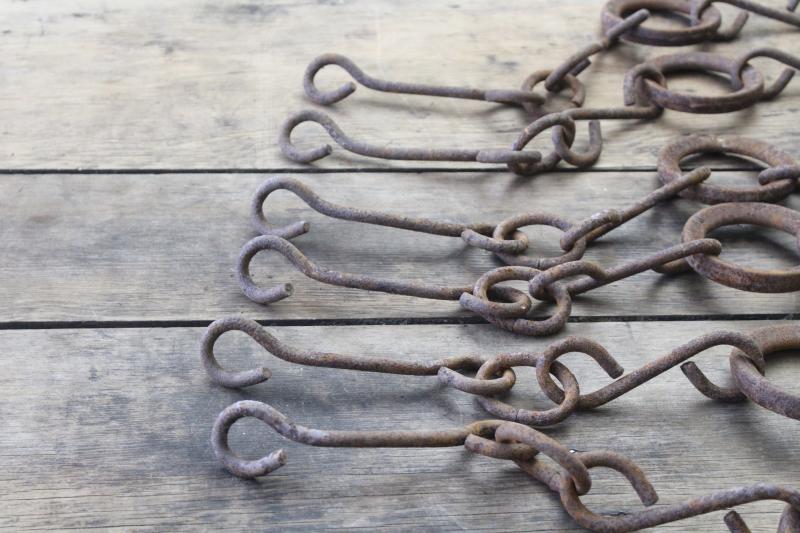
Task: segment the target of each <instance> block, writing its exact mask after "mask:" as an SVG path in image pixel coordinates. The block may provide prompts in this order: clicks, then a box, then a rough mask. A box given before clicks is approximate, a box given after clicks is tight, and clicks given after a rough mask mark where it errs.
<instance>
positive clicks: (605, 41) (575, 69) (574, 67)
mask: <svg viewBox="0 0 800 533" xmlns="http://www.w3.org/2000/svg"><path fill="white" fill-rule="evenodd" d="M649 16H650V12H649V11H648V10H646V9H639V10H637V11H636V12H635V13H633V14H631V15H629V16H627V17H625V18H624V19H623V20H621V21H620V22H618V23H617V24H615V25H614V26H612V27H610V28H609V29H608V30H606V31H605V34H604V36H603V38H602V39H600V40H598V41H595V42H593V43H591V44H589V45H587V46H585V47H584V48H582V49H581V50H579V51H577V52H576V53H574V54H572V55H571V56H570V57H569V58H567V60H566V61H564V62H563V63H561V65H559V66H558V67H557V68H555V69H553V71H552V72H551V73H550V74H549V75H548V76H547V79H546V80H545V85H544V86H545V88H546V89H547V90H548V91H556V90H558V88H559V86H560V85H561V83H562V82H563V81H564V78H565V76H566V75H567V74H572V75H573V76H577V75H578V74H580V73H581V72H583V71H584V70H585V69H586V68H587V67H588V66H589V65H591V61H590V60H589V58H590V57H591V56H593V55H595V54H597V53H598V52H602V51H603V50H607V49H608V48H610V47H611V46H612V45H614V43H616V42H617V41H618V40H619V38H620V37H622V34H624V33H625V32H627V31H629V30H631V29H632V28H636V27H637V26H639V25H640V24H642V23H643V22H644V21H645V20H647V18H648V17H649Z"/></svg>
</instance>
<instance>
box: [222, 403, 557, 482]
mask: <svg viewBox="0 0 800 533" xmlns="http://www.w3.org/2000/svg"><path fill="white" fill-rule="evenodd" d="M248 417H251V418H257V419H258V420H261V421H262V422H264V423H265V424H267V425H268V426H270V427H271V428H272V429H274V430H275V431H276V432H277V433H279V434H280V435H282V436H283V437H286V438H287V439H290V440H293V441H295V442H300V443H302V444H308V445H310V446H322V447H334V448H441V447H449V446H461V445H462V444H464V441H465V440H466V439H467V437H468V436H469V435H479V436H484V437H488V436H492V435H494V432H495V429H496V428H497V427H499V426H500V425H501V424H503V421H501V420H481V421H479V422H473V423H472V424H469V425H466V426H463V427H460V428H453V429H442V430H428V431H425V430H419V431H417V430H401V431H335V430H330V431H329V430H323V429H313V428H308V427H305V426H301V425H299V424H295V423H294V422H292V421H291V420H290V419H289V418H288V417H286V415H284V414H283V413H281V412H280V411H278V410H277V409H275V408H273V407H272V406H270V405H268V404H266V403H262V402H255V401H249V400H244V401H240V402H236V403H234V404H232V405H230V406H228V407H226V408H225V409H224V410H223V411H222V412H221V413H220V414H219V415H218V416H217V419H216V421H215V422H214V427H213V429H212V430H211V447H212V449H213V450H214V454H215V455H216V456H217V459H219V461H220V462H221V463H222V465H223V466H224V467H225V469H226V470H228V471H229V472H230V473H232V474H233V475H235V476H239V477H242V478H248V479H250V478H255V477H258V476H263V475H266V474H269V473H270V472H274V471H275V470H277V469H278V468H280V467H281V466H283V465H284V464H286V453H285V452H284V451H283V450H278V451H276V452H272V453H271V454H269V455H267V456H265V457H262V458H261V459H256V460H247V459H242V458H241V457H238V456H237V455H236V454H235V453H234V452H233V451H232V450H231V449H230V446H229V444H228V432H229V431H230V429H231V426H233V424H234V423H235V422H236V421H238V420H240V419H242V418H248ZM534 431H535V430H534ZM554 442H555V441H554Z"/></svg>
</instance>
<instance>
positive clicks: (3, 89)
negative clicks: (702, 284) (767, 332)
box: [0, 0, 800, 169]
mask: <svg viewBox="0 0 800 533" xmlns="http://www.w3.org/2000/svg"><path fill="white" fill-rule="evenodd" d="M764 3H767V4H769V5H773V6H774V7H777V8H781V9H782V8H783V6H784V4H785V2H783V0H764ZM601 5H602V2H600V1H595V2H591V3H587V2H586V1H585V0H567V1H561V2H544V1H540V2H536V3H535V4H532V3H531V2H526V1H523V0H514V1H511V2H502V3H487V2H485V1H479V0H468V1H461V2H457V3H453V2H449V3H439V2H437V3H431V4H426V5H425V7H424V8H420V6H419V4H418V3H416V2H409V1H404V2H392V1H389V0H380V1H372V0H348V1H346V2H329V1H324V0H320V1H312V2H308V1H284V2H281V3H273V2H266V1H263V0H258V1H252V2H243V1H240V0H222V1H219V2H195V1H193V0H176V1H174V2H171V3H170V9H168V10H165V9H162V3H161V2H158V1H156V0H139V1H136V2H115V3H114V4H108V3H106V2H103V1H102V0H73V1H70V2H58V3H56V4H55V5H53V4H52V3H51V2H46V1H44V0H33V1H28V2H13V3H9V4H8V5H6V6H4V7H3V15H4V16H3V20H2V22H0V45H2V48H3V50H4V51H5V52H6V53H5V54H4V59H3V62H2V65H0V115H1V116H2V117H3V126H2V130H0V131H2V143H0V159H2V163H1V164H0V168H4V169H23V168H48V169H93V168H109V169H126V168H128V169H130V168H133V169H136V168H139V169H142V168H147V169H151V168H171V169H180V168H217V169H219V168H245V169H247V168H250V169H252V168H262V169H277V168H294V167H298V166H299V165H297V164H294V163H291V162H290V161H288V160H287V159H285V158H284V157H283V156H282V155H281V153H280V151H279V150H278V148H277V142H276V141H277V132H278V128H279V126H280V124H281V123H282V122H283V121H284V120H285V119H286V117H287V116H288V115H289V113H290V112H293V111H298V110H300V109H303V108H306V107H310V106H311V104H310V102H309V101H308V100H306V99H305V97H304V96H303V93H302V86H301V80H302V74H303V71H304V69H305V67H306V65H307V64H308V63H309V62H310V61H311V59H312V58H314V57H315V56H317V55H319V54H321V53H325V52H339V53H342V54H346V55H348V56H350V57H351V58H352V59H353V60H354V61H356V63H357V64H359V65H360V66H361V67H362V68H363V69H364V70H365V71H366V72H368V73H370V74H372V75H374V76H378V77H383V78H388V79H395V80H401V81H412V82H413V81H416V82H421V83H437V84H447V85H469V86H474V87H489V88H504V89H505V88H517V87H518V86H519V85H520V84H521V82H522V80H523V79H524V78H525V77H526V76H527V75H528V74H529V73H530V72H532V71H535V70H539V69H544V68H553V67H554V66H556V65H557V64H558V62H560V61H561V60H562V59H563V58H566V57H567V56H568V55H569V54H571V53H572V52H573V51H574V50H576V49H577V48H578V47H580V46H582V45H584V44H587V43H589V42H591V41H592V40H593V39H595V38H596V36H597V34H598V32H599V11H600V8H601ZM727 7H728V6H722V8H721V9H723V11H725V13H726V20H727V21H728V22H726V23H729V21H731V20H732V14H733V10H731V9H726V8H727ZM153 13H158V16H153ZM655 23H660V24H664V23H666V21H665V20H660V21H656V22H655ZM797 35H798V34H797V32H796V30H794V29H792V28H789V27H787V26H785V25H782V24H780V23H777V22H774V21H771V20H766V19H764V18H762V17H758V16H753V17H751V20H750V22H749V23H748V25H747V26H746V28H745V30H744V32H743V34H742V35H741V37H740V38H739V39H737V40H736V41H735V42H733V43H724V44H715V45H708V46H703V47H699V48H702V49H704V50H714V51H720V52H722V53H725V54H727V55H735V54H738V53H740V52H743V51H746V50H749V49H752V48H754V47H755V46H774V47H778V48H782V49H784V50H787V51H795V50H797V42H798V41H797V39H798V37H797ZM432 50H441V51H442V52H443V53H439V54H432V53H431V51H432ZM673 51H674V49H666V48H655V47H646V46H640V45H629V44H627V45H621V46H619V47H617V49H616V50H614V51H613V52H611V53H610V54H608V55H606V56H603V57H599V58H597V59H596V60H595V62H594V66H593V67H592V68H591V69H590V70H589V71H588V72H586V73H585V74H584V76H583V77H582V79H583V81H584V82H585V83H586V84H587V87H588V99H587V105H591V106H609V105H620V104H621V102H622V94H621V84H622V76H623V74H624V72H625V71H627V70H628V69H629V68H631V67H632V66H634V65H635V64H637V63H639V62H641V61H642V60H644V59H646V58H649V57H654V56H657V55H662V54H666V53H672V52H673ZM757 65H758V67H759V69H761V70H763V71H764V72H765V73H766V74H767V75H768V76H774V75H775V74H776V73H777V72H778V71H779V66H778V65H776V64H773V63H771V62H770V61H768V60H759V61H757ZM344 79H345V75H344V74H343V73H341V72H323V73H322V74H321V75H320V83H321V86H325V87H334V86H336V85H335V84H336V83H339V82H341V81H342V80H344ZM671 86H673V87H674V88H677V89H681V90H688V91H693V92H698V93H699V92H702V93H704V94H722V93H723V92H725V91H726V90H727V89H726V88H725V87H724V85H721V84H720V83H719V81H714V80H713V79H710V78H709V79H705V77H701V79H696V80H693V81H690V80H688V79H686V78H685V77H680V76H678V77H675V78H671ZM799 95H800V89H798V84H794V85H792V86H790V88H789V89H788V90H787V91H786V92H785V93H784V94H783V95H782V96H781V98H779V99H778V100H777V101H774V102H765V103H762V104H759V105H758V106H757V108H755V109H750V110H746V111H742V112H738V113H732V114H728V115H723V116H695V115H687V114H683V113H673V112H667V113H665V115H664V116H663V117H662V118H661V119H660V120H659V121H657V122H655V123H651V124H639V123H620V122H615V121H607V122H606V123H604V125H603V127H604V131H605V133H606V146H605V150H604V154H603V157H602V159H601V160H600V162H599V164H598V165H597V168H606V169H608V168H615V169H616V168H621V167H626V168H638V169H650V168H653V167H654V164H655V155H656V154H657V153H658V149H659V148H660V147H661V146H662V145H663V144H664V143H665V142H667V141H668V140H669V139H671V138H672V137H674V136H676V135H678V134H683V133H691V132H713V133H736V134H740V135H750V136H754V137H757V138H759V139H763V140H765V141H768V142H772V143H775V144H776V145H778V146H780V147H782V148H784V149H786V150H788V151H790V152H791V153H793V154H795V155H798V152H797V147H796V143H795V142H794V137H795V136H796V135H797V133H798V131H800V130H798V117H799V116H800V107H798V96H799ZM328 112H329V113H330V114H331V115H332V116H333V117H334V119H335V120H337V121H338V122H339V124H340V125H341V127H342V128H343V129H344V130H345V131H346V132H348V133H349V134H350V135H352V136H353V137H354V138H356V139H361V140H365V141H371V142H373V143H375V144H378V145H381V146H388V145H391V146H423V147H429V146H430V147H434V146H439V147H452V146H458V147H462V148H463V147H475V148H504V147H507V146H510V145H511V143H512V141H513V140H514V138H515V137H516V133H517V132H518V131H519V130H521V129H522V128H523V127H524V126H525V125H526V124H527V122H528V121H527V120H526V117H524V116H523V115H522V114H521V113H520V112H518V111H517V110H514V109H501V108H499V107H498V106H494V105H489V104H485V103H480V102H464V101H454V100H447V99H435V98H422V97H412V96H399V97H398V96H396V95H384V94H378V93H375V92H373V91H370V90H368V89H365V88H361V89H359V90H358V91H357V92H356V93H355V95H353V96H351V97H350V98H349V99H348V100H346V101H344V102H341V103H340V104H338V105H336V106H334V107H331V108H329V109H328ZM297 134H298V142H299V143H300V144H301V145H303V146H313V144H314V143H318V142H323V141H325V140H327V138H326V137H325V136H324V134H323V133H322V132H321V130H320V129H319V128H315V127H312V126H307V127H306V126H303V127H301V128H300V129H299V130H298V132H297ZM544 137H545V138H543V139H542V140H537V141H536V142H535V143H534V145H532V146H534V147H540V148H543V149H544V148H548V149H549V140H548V139H549V135H546V136H544ZM580 138H581V140H580V141H579V142H585V139H586V132H585V129H584V127H583V126H581V133H580ZM408 166H412V167H425V168H431V167H439V166H448V167H451V168H452V167H462V168H463V167H464V166H465V165H464V164H463V163H458V164H455V165H454V164H452V163H449V164H444V165H434V164H430V163H425V164H420V163H413V162H412V163H403V162H401V163H392V162H384V161H380V160H374V159H366V158H362V157H359V156H349V155H347V154H346V153H344V152H343V151H342V150H337V151H336V153H335V154H334V156H332V157H330V158H328V159H327V160H324V161H321V162H319V163H318V164H316V165H315V168H348V167H359V168H383V169H387V168H397V167H408Z"/></svg>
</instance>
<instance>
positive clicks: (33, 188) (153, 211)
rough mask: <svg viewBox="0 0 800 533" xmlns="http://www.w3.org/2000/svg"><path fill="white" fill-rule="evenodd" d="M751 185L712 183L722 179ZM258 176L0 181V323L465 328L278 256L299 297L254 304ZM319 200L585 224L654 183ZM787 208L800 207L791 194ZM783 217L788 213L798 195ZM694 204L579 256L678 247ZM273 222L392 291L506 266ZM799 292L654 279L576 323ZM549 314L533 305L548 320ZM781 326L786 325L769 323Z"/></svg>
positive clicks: (448, 249) (750, 308) (633, 178)
mask: <svg viewBox="0 0 800 533" xmlns="http://www.w3.org/2000/svg"><path fill="white" fill-rule="evenodd" d="M753 176H754V174H753V173H751V172H747V173H736V172H730V173H728V172H718V173H716V174H715V175H714V176H713V177H712V180H713V181H714V182H715V183H737V184H744V183H747V182H748V181H749V182H752V181H753V179H754V178H753ZM265 177H266V176H264V175H239V174H236V175H221V176H208V175H173V176H169V177H168V178H167V177H164V176H160V175H136V176H52V175H51V176H47V175H19V176H8V177H6V178H4V179H3V180H0V209H1V210H2V212H3V224H2V225H0V235H1V236H2V238H0V279H2V283H0V299H2V301H4V302H6V305H4V306H3V307H2V310H0V321H4V322H30V321H69V322H74V321H115V320H124V321H141V320H213V319H215V318H218V317H219V316H222V315H226V314H231V313H242V314H244V315H246V316H249V317H254V318H258V319H264V320H287V319H291V320H293V319H302V320H311V319H374V318H408V317H468V316H472V315H471V314H470V313H469V312H467V311H462V310H461V308H460V306H459V305H458V303H457V302H449V301H432V300H421V299H418V298H411V297H403V296H395V295H387V294H381V293H371V292H367V291H361V290H355V289H343V288H339V287H333V286H330V285H325V284H322V283H319V282H316V281H313V280H310V279H308V278H306V277H305V276H303V275H302V274H300V273H298V272H296V271H295V270H294V268H293V267H292V266H291V265H289V264H288V263H287V262H286V261H284V260H283V258H280V257H277V256H273V255H270V254H268V253H261V254H259V255H258V256H257V257H256V258H255V261H254V273H255V278H256V279H257V280H258V281H259V282H260V283H261V284H264V285H269V284H270V283H278V282H292V283H294V284H295V288H296V290H295V293H294V295H293V296H292V297H290V298H288V299H287V300H284V301H282V302H278V303H275V304H273V305H270V306H261V305H258V304H255V303H253V302H251V301H249V300H247V299H246V298H245V297H244V296H243V295H242V293H241V291H240V289H239V286H238V284H237V282H236V278H235V264H236V258H237V256H238V253H239V250H240V248H241V246H242V245H243V244H244V243H245V242H246V241H247V240H249V239H250V238H252V237H253V236H255V235H256V233H255V231H254V230H253V229H252V228H251V226H250V222H249V213H248V206H249V203H250V198H251V195H252V194H253V192H254V191H255V189H256V187H257V186H258V184H260V183H261V181H262V180H263V179H265ZM299 179H300V180H301V181H302V182H303V183H306V184H308V185H309V186H310V187H312V188H313V189H314V190H316V191H317V193H318V194H319V195H321V196H322V197H323V198H325V199H327V200H329V201H332V202H339V203H343V204H345V205H351V206H354V207H362V208H373V207H377V208H380V209H382V210H386V211H390V212H395V213H400V214H405V215H409V216H428V217H435V218H444V219H448V220H453V221H461V222H492V223H497V222H498V221H500V220H502V219H504V218H507V217H508V216H511V215H512V214H517V213H524V212H529V211H547V212H552V213H558V214H561V215H562V216H564V217H565V218H568V219H571V220H578V219H579V218H581V217H584V216H588V215H590V214H592V213H593V212H596V211H597V210H600V209H604V208H612V207H613V208H618V207H625V206H626V205H628V204H629V203H631V202H633V201H634V200H636V199H638V198H639V197H641V196H644V195H645V194H647V193H648V192H650V191H652V190H653V188H654V187H656V186H657V183H656V179H655V176H654V174H653V173H624V174H617V173H580V174H567V175H564V174H554V175H549V176H541V177H538V178H535V179H528V180H519V179H515V178H513V177H512V176H509V175H508V174H506V173H426V174H409V173H402V174H360V173H353V174H328V175H322V176H316V175H315V176H311V175H308V176H300V177H299ZM795 196H796V195H795ZM785 203H786V205H788V206H790V207H793V208H795V209H797V208H798V207H800V203H798V200H797V198H796V197H792V198H790V199H788V200H787V201H786V202H785ZM700 207H702V206H701V205H700V204H695V203H693V202H690V201H687V200H680V201H676V202H674V203H672V204H671V205H665V206H659V207H658V208H656V209H655V210H653V211H652V212H649V213H646V214H644V215H642V216H641V217H639V218H637V219H634V220H633V221H631V222H629V223H628V224H626V225H624V226H622V227H620V228H619V229H617V230H615V231H614V232H613V233H611V234H609V235H607V236H606V237H604V238H603V239H602V240H600V241H598V242H597V243H596V244H595V245H594V246H592V247H590V248H589V252H588V253H587V255H586V259H590V260H593V261H596V262H598V263H599V264H601V265H603V266H614V265H618V264H620V263H622V262H624V261H628V260H631V259H634V258H640V257H643V256H645V255H647V254H650V253H652V252H655V251H657V250H660V249H663V248H665V247H666V246H669V245H672V244H674V243H676V242H678V240H679V236H680V231H681V228H682V226H683V224H684V222H685V220H686V219H687V218H688V217H689V216H690V215H691V214H692V213H694V212H695V211H696V210H697V209H698V208H700ZM267 212H268V214H269V216H271V217H272V218H273V219H274V220H275V222H276V223H289V222H293V221H296V220H300V219H305V220H308V221H309V222H310V223H311V230H310V232H309V233H308V234H306V235H303V236H301V237H299V238H297V239H295V241H294V242H295V243H296V245H297V246H298V247H299V248H300V249H301V250H302V251H304V253H306V254H307V255H308V257H310V258H311V259H312V260H313V261H315V262H317V263H318V264H320V265H322V266H324V267H326V268H330V269H336V270H345V271H351V272H357V273H364V274H372V275H377V276H383V277H387V278H392V279H406V280H413V279H418V280H423V281H427V282H429V283H444V284H452V285H455V286H461V285H469V284H472V283H473V282H474V280H476V279H477V278H478V277H479V276H480V275H481V274H482V273H483V272H485V271H487V270H489V269H491V268H494V267H496V266H498V265H500V263H499V262H498V261H497V260H495V259H494V258H493V257H492V256H491V255H490V254H489V253H488V252H484V251H483V250H477V249H475V250H473V249H469V248H467V247H466V246H465V245H464V244H462V242H461V241H460V239H456V238H447V237H436V236H428V235H421V234H416V233H412V232H409V231H403V230H395V229H388V228H382V227H374V226H367V225H365V224H355V223H352V222H344V221H339V220H333V219H330V218H327V217H324V216H322V215H319V214H318V213H316V212H315V211H313V210H311V209H310V208H308V207H307V206H306V205H305V204H304V203H303V202H302V201H301V200H299V199H298V198H297V197H295V196H294V195H292V194H291V193H288V192H284V191H279V192H277V193H275V194H274V196H272V197H270V198H269V200H268V202H267ZM747 229H752V228H748V227H742V228H731V229H730V230H726V229H722V230H719V231H718V232H715V233H713V236H715V237H716V236H719V238H721V239H722V242H723V245H724V246H725V251H724V252H723V257H724V258H726V259H729V260H731V261H734V262H740V263H742V264H745V265H748V266H755V267H786V266H793V265H795V264H797V249H796V246H795V244H794V242H793V239H792V238H791V236H789V235H788V234H782V233H780V232H777V231H773V230H764V231H763V232H759V231H758V230H755V231H754V232H753V233H748V232H747ZM526 231H527V232H528V234H529V235H530V236H531V239H532V244H531V251H530V253H531V254H539V255H554V254H555V253H556V252H557V251H558V248H557V246H558V245H557V240H558V237H559V232H558V231H557V230H555V229H551V228H543V227H530V228H526ZM799 302H800V300H798V295H797V293H786V294H757V293H747V292H743V291H738V290H735V289H731V288H727V287H724V286H721V285H718V284H716V283H713V282H710V281H708V280H706V279H704V278H702V277H701V276H699V275H682V276H676V277H663V276H661V275H658V274H656V273H654V272H647V273H643V274H640V275H637V276H634V277H632V278H629V279H626V280H623V281H620V282H618V283H614V284H612V285H610V286H608V287H604V288H601V289H598V290H596V291H593V292H592V293H589V294H586V295H584V296H580V297H577V298H576V299H575V305H574V316H576V317H582V316H583V317H597V316H601V317H602V316H607V317H617V318H619V317H633V318H636V317H642V316H650V317H674V316H695V315H703V316H717V315H724V314H734V315H740V316H741V315H751V314H755V315H758V314H762V315H763V314H773V315H775V314H780V313H786V314H791V313H796V312H797V310H798V303H799ZM549 312H550V310H549V307H548V306H547V305H544V306H540V307H539V308H537V309H536V313H535V314H537V315H538V316H544V315H545V314H547V313H549ZM778 316H779V315H778Z"/></svg>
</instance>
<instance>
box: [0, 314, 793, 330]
mask: <svg viewBox="0 0 800 533" xmlns="http://www.w3.org/2000/svg"><path fill="white" fill-rule="evenodd" d="M217 318H222V317H217ZM540 318H541V317H540ZM214 320H216V319H214ZM715 320H745V321H761V320H800V313H788V314H787V313H745V314H708V315H706V314H703V315H609V316H603V315H597V316H595V315H588V316H572V317H570V318H569V319H568V320H567V322H568V323H571V324H579V323H590V322H591V323H593V322H609V323H611V322H710V321H715ZM211 322H213V320H212V319H208V320H75V321H69V320H67V321H64V320H59V321H41V322H38V321H20V322H0V331H8V330H41V329H101V328H104V329H137V328H195V327H198V328H199V327H206V326H208V325H209V324H211ZM256 322H258V323H259V324H261V325H262V326H268V327H281V326H284V327H288V326H309V327H312V326H426V325H478V324H488V322H487V321H485V320H484V319H482V318H480V317H477V316H476V317H469V316H468V317H419V318H417V317H408V318H403V317H399V318H396V317H378V318H321V319H277V320H265V319H262V320H256Z"/></svg>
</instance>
